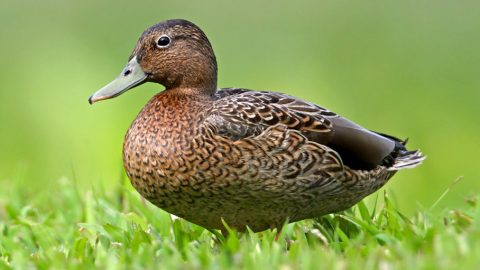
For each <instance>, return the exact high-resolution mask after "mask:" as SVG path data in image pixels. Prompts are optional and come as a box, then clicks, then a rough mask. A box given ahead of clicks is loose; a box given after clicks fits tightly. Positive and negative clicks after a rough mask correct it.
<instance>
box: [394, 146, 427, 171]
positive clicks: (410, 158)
mask: <svg viewBox="0 0 480 270" xmlns="http://www.w3.org/2000/svg"><path fill="white" fill-rule="evenodd" d="M425 158H427V157H426V156H424V155H423V154H422V152H420V150H414V151H405V152H403V153H401V154H400V155H399V156H398V157H396V158H395V161H394V163H393V165H392V166H391V167H389V168H388V169H387V170H389V171H398V170H401V169H410V168H415V167H417V166H418V165H420V164H421V163H422V162H423V161H424V160H425Z"/></svg>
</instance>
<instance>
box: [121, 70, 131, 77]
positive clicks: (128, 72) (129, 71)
mask: <svg viewBox="0 0 480 270" xmlns="http://www.w3.org/2000/svg"><path fill="white" fill-rule="evenodd" d="M130 73H132V70H130V69H127V70H125V72H123V76H127V75H128V74H130Z"/></svg>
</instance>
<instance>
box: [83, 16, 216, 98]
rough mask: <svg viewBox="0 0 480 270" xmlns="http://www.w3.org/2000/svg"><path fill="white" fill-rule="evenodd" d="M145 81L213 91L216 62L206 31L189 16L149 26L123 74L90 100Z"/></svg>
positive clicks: (207, 92) (185, 89) (173, 87)
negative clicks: (189, 18) (192, 21)
mask: <svg viewBox="0 0 480 270" xmlns="http://www.w3.org/2000/svg"><path fill="white" fill-rule="evenodd" d="M145 82H156V83H160V84H162V85H163V86H165V88H166V89H167V90H172V91H176V90H178V91H183V92H191V93H194V94H202V95H213V93H215V90H216V87H217V62H216V60H215V55H214V53H213V50H212V46H211V45H210V42H209V41H208V39H207V37H206V35H205V33H203V31H202V30H201V29H200V28H198V27H197V26H196V25H195V24H193V23H191V22H189V21H186V20H167V21H163V22H160V23H158V24H156V25H154V26H152V27H150V28H148V29H147V30H145V32H143V34H142V36H141V37H140V39H139V40H138V42H137V45H136V46H135V49H134V50H133V52H132V54H131V55H130V57H129V59H128V63H127V66H126V67H125V68H124V69H123V70H122V72H121V73H120V75H119V76H118V77H117V78H116V79H115V80H113V81H112V82H111V83H109V84H108V85H106V86H105V87H103V88H102V89H100V90H98V91H97V92H95V93H94V94H93V95H92V96H91V97H90V98H89V100H88V101H89V102H90V104H93V103H95V102H97V101H100V100H104V99H109V98H114V97H116V96H119V95H121V94H122V93H124V92H126V91H127V90H129V89H132V88H134V87H136V86H138V85H140V84H143V83H145Z"/></svg>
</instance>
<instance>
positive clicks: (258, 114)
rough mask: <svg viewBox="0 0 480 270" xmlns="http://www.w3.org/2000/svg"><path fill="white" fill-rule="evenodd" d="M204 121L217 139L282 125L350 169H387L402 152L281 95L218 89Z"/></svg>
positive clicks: (390, 140) (388, 139)
mask: <svg viewBox="0 0 480 270" xmlns="http://www.w3.org/2000/svg"><path fill="white" fill-rule="evenodd" d="M216 97H217V101H216V102H215V103H214V105H213V106H214V112H213V113H212V116H211V117H210V118H209V119H207V121H209V122H211V123H213V125H215V126H216V127H217V129H218V131H219V133H220V134H221V135H223V136H226V137H228V138H230V139H232V140H238V139H242V138H247V137H251V136H257V135H259V134H260V133H262V132H264V131H265V130H266V129H267V128H269V127H272V126H276V125H285V126H286V127H287V128H288V129H292V130H297V131H300V132H301V133H302V135H304V136H305V137H306V138H307V139H308V140H310V141H312V142H316V143H319V144H322V145H325V146H328V147H329V148H331V149H333V150H335V151H336V152H337V153H339V154H340V156H341V158H342V161H343V163H344V164H345V165H347V166H348V167H350V168H352V169H358V170H371V169H374V168H375V167H377V166H379V165H384V166H387V167H388V166H392V165H393V163H392V161H393V159H394V158H395V157H397V156H399V155H401V154H402V152H406V149H405V147H404V142H402V141H401V140H399V139H396V138H395V137H393V136H388V135H387V136H386V135H381V134H378V133H376V132H372V131H370V130H367V129H365V128H363V127H361V126H359V125H358V124H356V123H354V122H352V121H350V120H348V119H346V118H344V117H341V116H339V115H337V114H335V113H333V112H332V111H329V110H327V109H325V108H323V107H321V106H318V105H316V104H313V103H311V102H308V101H305V100H302V99H299V98H296V97H292V96H289V95H286V94H282V93H277V92H268V91H250V90H246V89H230V88H229V89H221V90H219V91H218V92H217V94H216Z"/></svg>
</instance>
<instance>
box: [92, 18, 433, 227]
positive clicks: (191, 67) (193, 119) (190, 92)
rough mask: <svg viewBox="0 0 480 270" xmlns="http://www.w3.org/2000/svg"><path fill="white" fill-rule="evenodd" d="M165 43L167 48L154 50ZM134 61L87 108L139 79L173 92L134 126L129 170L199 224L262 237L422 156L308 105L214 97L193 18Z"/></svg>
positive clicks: (207, 56)
mask: <svg viewBox="0 0 480 270" xmlns="http://www.w3.org/2000/svg"><path fill="white" fill-rule="evenodd" d="M165 36H167V37H168V39H169V44H168V45H166V46H163V43H162V45H158V44H159V43H160V41H159V38H160V37H164V40H163V41H165ZM129 60H130V62H129V64H128V65H127V67H126V68H125V70H124V71H123V72H122V74H121V75H120V76H119V78H117V80H116V81H114V83H113V84H110V85H109V86H107V87H105V88H104V89H102V90H100V91H99V92H97V93H96V94H94V95H93V96H92V97H91V99H90V101H91V102H95V101H97V100H102V99H107V98H110V97H113V96H116V95H118V94H119V93H122V92H124V91H126V90H128V89H129V88H132V87H134V86H136V85H138V84H140V83H143V82H144V81H152V82H158V83H161V84H163V85H164V86H165V87H166V90H165V91H163V92H161V93H159V94H157V95H156V96H154V97H153V98H152V99H151V100H150V101H149V102H148V104H147V105H146V106H145V107H144V108H143V110H142V111H141V112H140V114H139V115H138V116H137V118H136V120H135V121H134V122H133V124H132V126H131V127H130V129H129V131H128V133H127V135H126V137H125V142H124V153H123V160H124V165H125V169H126V172H127V174H128V177H129V178H130V180H131V181H132V184H133V186H134V187H135V188H136V189H137V190H138V192H139V193H140V194H141V195H142V196H143V197H145V198H146V199H147V200H149V201H150V202H152V203H153V204H155V205H156V206H158V207H160V208H162V209H164V210H166V211H168V212H170V213H172V214H175V215H177V216H179V217H182V218H185V219H186V220H189V221H191V222H193V223H196V224H198V225H201V226H203V227H206V228H211V229H223V228H224V227H223V225H222V218H223V219H224V220H225V221H226V222H227V224H229V225H230V226H232V227H234V228H237V229H239V230H243V229H245V228H246V226H249V227H250V228H251V229H252V230H254V231H261V230H265V229H268V228H272V227H278V226H280V225H282V224H283V223H284V222H285V221H286V220H288V221H290V222H293V221H297V220H302V219H307V218H313V217H318V216H321V215H324V214H328V213H332V212H337V211H341V210H344V209H347V208H349V207H351V206H352V205H354V204H355V203H357V202H358V201H359V200H361V199H362V198H364V197H365V196H367V195H369V194H371V193H372V192H374V191H376V190H378V189H379V188H380V187H381V186H383V185H384V184H385V183H386V182H387V181H388V179H390V178H391V177H392V176H393V175H394V174H395V172H396V171H398V170H399V169H402V168H408V167H414V166H416V165H418V164H420V163H421V162H422V161H423V159H424V157H423V156H422V155H421V153H420V152H418V151H407V150H406V149H405V146H404V144H405V143H404V142H402V141H400V140H398V139H396V138H394V137H392V136H388V135H382V134H378V133H375V132H371V131H368V130H366V129H364V128H362V127H360V126H358V125H356V124H355V123H353V122H351V121H349V120H347V119H345V118H343V117H340V116H338V115H336V114H335V113H333V112H331V111H329V110H327V109H325V108H322V107H320V106H318V105H315V104H313V103H310V102H308V101H304V100H301V99H298V98H295V97H292V96H289V95H286V94H281V93H276V92H267V91H250V90H246V89H219V90H217V88H216V76H217V67H216V60H215V56H214V54H213V50H212V49H211V46H210V43H209V42H208V39H207V38H206V36H205V35H204V33H203V32H202V31H201V30H200V29H199V28H198V27H196V26H195V25H193V24H192V23H190V22H187V21H184V20H170V21H166V22H162V23H159V24H157V25H155V26H153V27H151V28H149V29H148V30H147V31H145V32H144V34H143V35H142V37H141V38H140V40H139V42H138V44H137V46H136V48H135V49H134V51H133V53H132V56H131V57H130V59H129ZM131 74H134V75H131ZM128 76H135V77H134V78H130V77H128ZM121 80H125V81H128V82H126V83H123V82H122V81H121ZM118 81H120V82H118ZM112 85H113V86H112ZM119 85H120V86H119ZM132 85H133V86H132Z"/></svg>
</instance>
